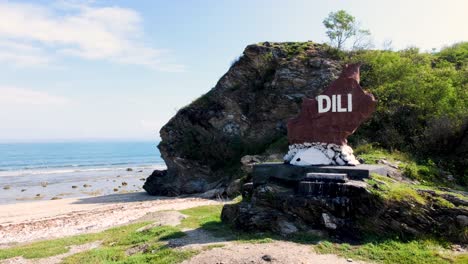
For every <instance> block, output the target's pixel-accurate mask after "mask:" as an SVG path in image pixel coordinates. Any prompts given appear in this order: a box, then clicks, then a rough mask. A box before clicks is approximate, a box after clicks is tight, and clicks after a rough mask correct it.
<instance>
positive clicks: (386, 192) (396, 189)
mask: <svg viewBox="0 0 468 264" xmlns="http://www.w3.org/2000/svg"><path fill="white" fill-rule="evenodd" d="M366 181H367V183H368V184H370V185H371V186H372V187H373V188H370V191H371V192H372V193H374V194H376V195H378V196H379V197H381V198H382V199H383V200H386V201H397V202H399V201H404V200H410V201H414V202H416V203H418V204H420V205H424V204H426V202H427V201H426V199H425V197H424V196H423V195H421V194H419V193H418V192H417V191H416V190H415V189H414V187H412V186H411V185H409V184H406V183H403V182H397V181H394V180H392V179H390V178H388V177H385V176H381V175H378V174H372V175H371V178H370V179H367V180H366Z"/></svg>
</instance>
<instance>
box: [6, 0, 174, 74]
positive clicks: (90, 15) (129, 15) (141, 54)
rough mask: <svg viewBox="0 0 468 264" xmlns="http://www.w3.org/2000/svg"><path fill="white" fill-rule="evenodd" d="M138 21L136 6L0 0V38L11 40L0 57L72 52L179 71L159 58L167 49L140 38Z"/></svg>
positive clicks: (27, 58)
mask: <svg viewBox="0 0 468 264" xmlns="http://www.w3.org/2000/svg"><path fill="white" fill-rule="evenodd" d="M141 20H142V18H141V16H140V14H139V13H137V12H136V11H134V10H132V9H128V8H121V7H114V6H113V7H100V6H95V5H92V4H71V3H70V2H64V3H62V4H59V5H54V6H48V7H46V6H40V5H37V4H23V3H12V2H4V1H1V0H0V41H2V42H7V43H10V45H11V47H10V48H6V49H4V51H3V53H0V60H3V61H8V60H10V61H15V60H16V63H17V64H20V65H24V64H31V65H37V64H41V63H47V62H49V61H50V60H51V59H50V57H56V56H76V57H80V58H84V59H88V60H108V61H112V62H118V63H123V64H135V65H144V66H148V67H151V68H155V69H158V70H163V71H164V70H168V71H178V70H182V69H183V67H182V66H181V65H173V64H168V63H165V62H163V60H162V59H163V57H164V55H165V53H167V52H166V51H164V50H159V49H155V48H152V47H150V46H148V45H147V44H145V43H144V40H143V35H144V34H143V29H142V25H141ZM11 43H13V44H11ZM21 47H27V48H26V49H23V50H22V49H21ZM31 48H32V49H31ZM35 49H37V50H35ZM2 54H3V55H2ZM46 54H47V55H46Z"/></svg>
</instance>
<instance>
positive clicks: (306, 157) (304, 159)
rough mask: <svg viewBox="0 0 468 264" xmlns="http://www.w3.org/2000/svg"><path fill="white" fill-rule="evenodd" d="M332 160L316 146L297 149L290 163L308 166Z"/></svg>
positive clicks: (326, 163) (325, 163)
mask: <svg viewBox="0 0 468 264" xmlns="http://www.w3.org/2000/svg"><path fill="white" fill-rule="evenodd" d="M332 162H333V160H332V159H330V158H328V157H327V156H326V155H325V154H324V153H323V152H322V151H320V150H318V149H316V148H313V147H312V148H309V149H305V150H301V151H298V152H297V154H296V155H295V156H294V157H293V158H292V160H291V161H290V163H291V164H292V165H296V166H309V165H330V164H331V163H332Z"/></svg>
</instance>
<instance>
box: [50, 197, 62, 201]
mask: <svg viewBox="0 0 468 264" xmlns="http://www.w3.org/2000/svg"><path fill="white" fill-rule="evenodd" d="M60 199H62V198H60V197H57V196H54V197H52V198H51V200H60Z"/></svg>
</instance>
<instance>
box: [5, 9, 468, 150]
mask: <svg viewBox="0 0 468 264" xmlns="http://www.w3.org/2000/svg"><path fill="white" fill-rule="evenodd" d="M340 9H343V10H346V11H347V12H348V13H350V14H352V15H353V16H355V17H356V19H357V20H358V21H359V22H360V24H361V26H362V27H363V28H367V29H369V30H370V31H371V34H372V38H373V42H374V44H375V47H376V48H382V47H383V45H384V43H385V42H388V41H391V43H392V45H391V48H393V49H396V50H397V49H403V48H406V47H409V46H416V47H419V48H420V49H421V50H427V51H430V50H432V49H433V48H435V49H440V48H441V47H444V46H447V45H450V44H453V43H456V42H460V41H468V27H467V25H468V16H467V14H466V11H467V10H468V1H466V0H444V1H435V0H433V1H431V0H422V1H416V0H414V1H408V0H405V1H400V0H392V1H384V0H381V1H379V0H356V1H355V0H347V1H343V0H327V1H312V0H310V1H307V0H303V1H300V0H283V1H279V0H268V1H263V0H236V1H229V0H199V1H189V0H172V1H159V0H139V1H134V0H126V1H124V0H117V1H110V0H107V1H106V0H95V1H83V0H82V1H65V0H60V1H42V0H36V1H4V0H0V142H7V143H8V142H34V141H77V140H78V141H79V140H155V141H156V140H158V139H159V129H160V128H161V127H162V126H163V125H164V124H165V123H166V122H167V121H168V120H169V119H170V118H171V117H172V116H173V115H175V113H176V112H177V110H178V109H180V108H182V107H183V106H185V105H187V104H189V103H190V102H191V101H193V100H194V99H196V98H197V97H199V96H201V95H202V94H204V93H206V92H207V91H209V90H210V89H211V88H212V87H214V86H215V85H216V82H217V80H218V79H219V78H220V77H221V76H222V75H223V74H224V73H225V72H226V71H227V70H228V69H229V67H230V65H231V62H232V61H234V60H235V59H236V58H237V57H239V56H240V55H241V54H242V51H243V50H244V48H245V46H247V45H249V44H252V43H258V42H263V41H307V40H312V41H314V42H326V41H327V38H326V35H325V28H324V27H323V24H322V21H323V19H324V18H325V17H326V16H327V15H328V14H329V13H330V12H333V11H337V10H340Z"/></svg>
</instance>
